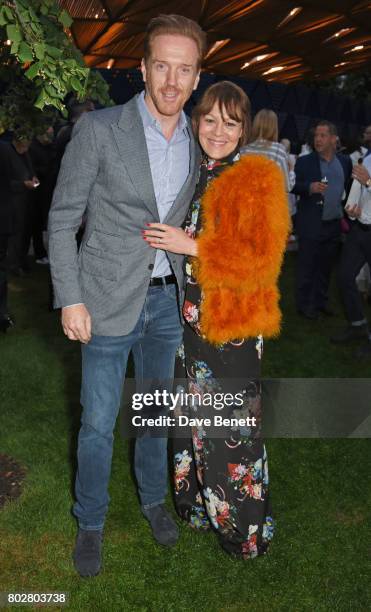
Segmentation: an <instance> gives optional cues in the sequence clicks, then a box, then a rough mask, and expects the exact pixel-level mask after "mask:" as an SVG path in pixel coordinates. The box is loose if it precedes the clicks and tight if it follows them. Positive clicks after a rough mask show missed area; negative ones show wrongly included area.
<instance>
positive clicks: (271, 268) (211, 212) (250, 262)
mask: <svg viewBox="0 0 371 612" xmlns="http://www.w3.org/2000/svg"><path fill="white" fill-rule="evenodd" d="M201 211H202V212H201V214H202V228H203V231H202V232H200V234H199V237H198V238H197V245H198V257H197V259H196V260H194V263H195V270H196V277H197V281H198V282H199V284H200V287H201V290H202V292H203V301H202V303H201V333H202V334H203V335H204V336H205V337H206V339H207V340H208V341H209V342H211V343H214V344H219V343H223V342H227V341H229V340H233V339H237V338H248V337H256V336H257V335H259V334H262V335H263V336H266V337H270V336H275V335H277V334H278V332H279V329H280V321H281V312H280V309H279V305H278V301H279V292H278V288H277V281H278V276H279V273H280V269H281V264H282V259H283V254H284V250H285V245H286V241H287V237H288V233H289V230H290V215H289V207H288V201H287V194H286V191H285V187H284V178H283V175H282V172H281V170H280V169H279V167H278V166H277V164H276V163H275V162H273V161H271V160H269V159H268V158H266V157H263V156H261V155H245V156H243V157H242V158H241V159H240V161H238V162H236V163H235V164H233V165H232V166H231V167H230V168H227V169H226V170H225V171H224V172H223V173H222V174H221V175H220V176H219V177H218V178H216V179H214V180H213V181H212V182H211V183H210V185H209V187H208V188H207V190H206V192H205V194H204V196H203V198H202V205H201Z"/></svg>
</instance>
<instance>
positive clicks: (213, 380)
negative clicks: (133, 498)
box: [173, 151, 274, 559]
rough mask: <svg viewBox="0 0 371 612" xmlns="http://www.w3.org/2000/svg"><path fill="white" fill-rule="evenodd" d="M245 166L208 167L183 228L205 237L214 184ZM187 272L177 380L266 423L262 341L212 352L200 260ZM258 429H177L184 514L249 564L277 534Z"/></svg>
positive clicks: (200, 408)
mask: <svg viewBox="0 0 371 612" xmlns="http://www.w3.org/2000/svg"><path fill="white" fill-rule="evenodd" d="M239 158H240V157H239V153H238V152H236V151H235V152H234V153H233V154H232V155H230V156H229V157H228V158H226V159H224V160H221V161H218V162H215V161H212V160H207V159H204V160H203V162H202V164H201V169H200V178H199V182H198V185H197V187H196V192H195V195H194V198H193V200H192V203H191V206H190V209H189V212H188V215H187V218H186V220H185V223H184V226H183V227H184V229H185V231H186V232H187V233H188V234H189V235H190V236H191V237H196V236H197V234H198V233H199V232H200V231H201V230H202V227H201V225H202V219H201V216H202V215H201V214H200V212H201V210H200V206H201V198H202V195H203V193H204V192H205V189H206V187H207V185H208V183H209V182H210V181H212V180H213V179H214V178H215V177H217V176H218V175H219V174H220V173H221V172H222V171H223V170H224V169H225V168H226V167H228V166H229V165H230V164H232V163H235V162H236V161H238V160H239ZM247 188H248V186H247ZM227 195H228V194H226V206H227V205H228V197H227ZM231 214H233V211H231ZM185 268H186V269H185V272H186V293H185V302H184V306H183V316H184V319H185V329H184V344H183V345H182V346H181V347H180V349H179V350H178V355H177V361H176V380H177V381H184V380H185V379H186V378H187V388H186V389H184V390H185V391H186V392H188V393H194V394H199V396H201V397H205V394H206V393H207V394H209V395H210V394H212V395H213V397H217V395H216V394H219V393H223V394H225V393H234V394H236V393H238V392H240V393H241V392H242V394H243V404H242V405H238V406H237V405H232V406H230V407H227V406H224V407H223V408H222V409H221V410H220V409H219V412H220V413H221V414H222V416H223V418H224V417H226V418H242V419H243V418H246V417H247V416H250V417H251V416H255V417H256V419H257V422H258V423H260V406H261V386H260V364H261V356H262V348H263V346H262V345H263V342H262V338H261V337H258V338H253V339H251V338H250V339H242V340H235V341H231V342H228V343H225V344H223V345H220V346H214V345H211V344H209V343H208V342H207V341H206V340H205V339H204V338H203V337H202V335H201V332H200V327H199V313H200V304H201V301H202V294H201V290H200V287H199V285H198V284H197V282H196V280H195V278H194V275H193V270H192V260H188V259H187V260H186V263H185ZM181 386H182V382H180V383H179V382H178V388H177V391H180V390H182V389H181V388H180V387H181ZM219 397H220V396H219ZM181 412H182V413H184V412H187V414H188V416H189V417H190V418H192V417H194V416H196V417H197V418H199V419H200V418H201V417H206V416H207V417H211V418H212V416H213V414H217V413H218V410H217V409H215V408H214V407H206V406H204V405H202V403H201V404H198V405H197V403H196V404H195V405H191V406H187V407H186V408H184V406H182V408H181ZM258 429H259V428H255V430H254V434H255V435H253V433H252V430H251V428H249V427H246V426H243V427H227V426H225V427H218V428H214V429H213V432H214V433H213V435H210V432H209V431H208V430H207V428H205V427H203V426H202V425H200V426H197V427H191V428H188V429H187V428H186V427H184V426H182V427H178V428H177V430H176V432H175V435H174V440H173V448H174V468H175V503H176V508H177V512H178V513H179V515H180V516H181V517H182V518H183V519H184V520H186V521H188V522H189V523H190V525H191V526H193V527H195V528H199V529H208V528H212V529H214V530H215V531H216V533H217V534H218V536H219V539H220V543H221V545H222V547H223V548H224V549H225V550H226V551H227V552H228V553H230V554H232V555H234V556H237V557H240V558H243V559H249V558H253V557H256V556H258V555H261V554H264V553H265V552H266V551H267V549H268V545H269V541H270V540H271V539H272V536H273V529H274V522H273V519H272V515H271V511H270V503H269V494H268V462H267V454H266V450H265V446H264V444H263V442H262V440H261V439H260V438H259V433H258ZM215 432H217V433H216V434H215ZM214 434H215V435H214Z"/></svg>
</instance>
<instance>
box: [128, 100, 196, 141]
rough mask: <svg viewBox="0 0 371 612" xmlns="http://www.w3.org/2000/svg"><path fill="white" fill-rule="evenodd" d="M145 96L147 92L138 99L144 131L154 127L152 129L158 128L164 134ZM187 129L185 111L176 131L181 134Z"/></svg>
mask: <svg viewBox="0 0 371 612" xmlns="http://www.w3.org/2000/svg"><path fill="white" fill-rule="evenodd" d="M144 95H145V91H142V92H141V93H140V94H139V96H138V98H137V103H138V110H139V114H140V116H141V118H142V121H143V127H144V129H146V128H147V127H150V126H152V127H154V128H156V129H158V130H159V131H160V132H161V133H162V129H161V125H160V123H159V122H158V121H157V119H156V118H155V117H154V116H153V115H152V114H151V112H150V110H149V108H148V106H147V104H146V103H145V101H144ZM186 127H187V117H186V115H185V113H184V111H182V112H181V113H180V116H179V121H178V125H177V127H176V130H175V131H176V132H181V131H182V130H184V129H185V128H186Z"/></svg>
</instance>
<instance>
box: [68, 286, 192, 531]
mask: <svg viewBox="0 0 371 612" xmlns="http://www.w3.org/2000/svg"><path fill="white" fill-rule="evenodd" d="M181 339H182V326H181V323H180V319H179V311H178V306H177V294H176V287H175V285H163V286H155V287H149V288H148V293H147V296H146V300H145V303H144V306H143V309H142V312H141V314H140V316H139V319H138V322H137V324H136V326H135V328H134V329H133V331H132V332H131V333H130V334H127V335H126V336H93V337H92V339H91V341H90V342H89V343H88V344H86V345H82V386H81V403H82V406H83V413H82V417H81V429H80V433H79V440H78V451H77V459H78V469H77V476H76V488H75V492H76V503H75V505H74V508H73V512H74V515H75V516H76V517H77V519H78V521H79V526H80V527H81V528H82V529H88V530H92V529H102V528H103V525H104V519H105V515H106V512H107V509H108V504H109V500H110V498H109V495H108V482H109V478H110V473H111V460H112V449H113V430H114V427H115V423H116V419H117V415H118V412H119V409H120V403H121V394H122V387H123V382H124V379H125V373H126V366H127V360H128V356H129V353H130V351H132V352H133V357H134V365H135V375H136V380H137V383H138V384H139V387H140V386H141V383H142V384H143V385H144V387H145V385H146V384H147V383H148V381H150V380H151V379H152V381H153V379H155V381H156V382H157V383H158V384H157V386H156V388H159V387H161V381H163V386H162V387H161V388H164V386H166V387H167V386H168V384H169V381H171V380H172V378H173V376H174V362H175V352H176V349H177V347H178V346H179V344H180V342H181ZM165 381H166V382H167V385H166V382H165ZM135 475H136V479H137V484H138V490H139V496H140V500H141V504H142V506H143V508H150V507H152V506H156V505H157V504H161V503H163V501H164V499H165V496H166V492H167V438H158V437H150V436H145V435H144V436H141V437H139V438H137V440H136V444H135Z"/></svg>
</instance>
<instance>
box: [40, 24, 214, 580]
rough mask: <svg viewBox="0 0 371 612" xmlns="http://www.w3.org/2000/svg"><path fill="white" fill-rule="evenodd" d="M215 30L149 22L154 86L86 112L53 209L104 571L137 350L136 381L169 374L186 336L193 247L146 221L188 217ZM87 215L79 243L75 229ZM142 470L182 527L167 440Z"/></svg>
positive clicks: (139, 463) (57, 269)
mask: <svg viewBox="0 0 371 612" xmlns="http://www.w3.org/2000/svg"><path fill="white" fill-rule="evenodd" d="M205 49H206V40H205V34H204V33H203V32H202V30H201V28H200V27H199V26H198V24H197V23H195V22H194V21H192V20H189V19H186V18H185V17H181V16H178V15H160V16H159V17H157V18H155V19H152V21H151V22H150V23H149V26H148V29H147V35H146V40H145V51H144V59H143V60H142V65H141V70H142V74H143V78H144V81H145V86H146V87H145V93H142V94H141V95H139V96H136V97H135V98H133V99H132V100H130V101H129V102H128V103H127V104H125V105H123V106H116V107H113V108H108V109H104V110H101V111H94V112H91V113H86V114H85V115H84V116H83V117H82V118H81V119H80V120H79V121H78V123H77V124H76V126H75V127H74V130H73V135H72V139H71V141H70V143H69V145H68V147H67V150H66V153H65V155H64V158H63V161H62V165H61V170H60V174H59V177H58V183H57V186H56V189H55V193H54V198H53V203H52V208H51V212H50V217H49V233H50V243H49V257H50V264H51V272H52V278H53V284H54V291H55V306H56V307H61V308H62V326H63V330H64V333H65V334H66V335H67V336H68V338H70V339H71V340H77V341H80V342H81V343H82V388H81V403H82V406H83V413H82V419H81V423H82V424H81V429H80V433H79V441H78V469H77V476H76V489H75V491H76V503H75V505H74V509H73V511H74V515H75V516H76V517H77V519H78V522H79V532H78V536H77V540H76V546H75V551H74V563H75V568H76V570H77V571H78V572H79V574H80V575H82V576H93V575H96V574H97V573H98V572H99V571H100V567H101V546H102V534H103V526H104V520H105V515H106V512H107V509H108V503H109V496H108V492H107V489H108V482H109V477H110V471H111V457H112V446H113V429H114V426H115V423H116V418H117V414H118V411H119V407H120V400H121V391H122V386H123V381H124V378H125V371H126V365H127V359H128V355H129V352H130V351H132V353H133V357H134V363H135V369H136V377H137V380H139V381H142V384H144V385H145V384H146V381H150V380H152V381H153V380H155V381H158V385H157V387H156V388H160V389H161V381H163V384H165V382H164V381H169V380H171V379H172V377H173V374H174V360H175V352H176V349H177V346H178V345H179V343H180V341H181V336H182V332H181V321H180V306H181V304H182V300H183V272H182V263H183V256H182V255H176V254H175V255H174V254H171V253H169V254H167V253H166V252H165V251H161V250H159V251H157V250H154V249H152V248H151V247H150V246H149V245H148V244H147V243H146V242H145V241H144V240H143V239H142V236H141V231H142V230H143V229H145V227H146V224H147V223H152V222H164V223H167V224H170V225H173V226H175V227H177V226H179V225H181V223H182V222H183V220H184V218H185V215H186V212H187V209H188V206H189V202H190V200H191V197H192V194H193V192H194V189H195V185H196V180H197V174H198V166H199V162H200V159H199V157H200V154H199V149H198V147H197V144H196V143H195V141H194V138H193V136H192V131H191V128H190V124H189V122H188V121H187V119H186V117H185V115H184V113H183V111H182V109H183V106H184V104H185V102H186V101H187V99H188V98H189V96H190V95H191V93H192V90H194V89H195V88H196V87H197V84H198V80H199V72H200V65H201V61H202V57H203V55H204V53H205ZM83 216H84V217H85V223H86V225H85V232H84V238H83V241H82V245H81V248H80V250H79V252H77V248H76V241H75V235H76V232H77V230H78V228H79V226H80V224H81V221H82V218H83ZM135 473H136V478H137V484H138V490H139V497H140V500H141V507H142V511H143V514H144V516H145V517H146V518H147V519H148V521H149V523H150V525H151V528H152V532H153V535H154V537H155V539H156V540H157V541H158V542H159V543H160V544H163V545H166V546H171V545H173V544H175V542H176V541H177V538H178V531H177V527H176V525H175V522H174V521H173V519H172V518H171V516H170V515H169V514H168V512H167V511H166V508H165V506H164V505H163V504H164V499H165V495H166V491H167V440H166V439H164V438H159V437H151V436H148V435H145V436H141V437H139V438H138V439H137V440H136V449H135Z"/></svg>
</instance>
